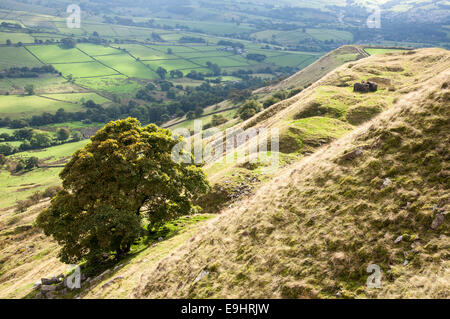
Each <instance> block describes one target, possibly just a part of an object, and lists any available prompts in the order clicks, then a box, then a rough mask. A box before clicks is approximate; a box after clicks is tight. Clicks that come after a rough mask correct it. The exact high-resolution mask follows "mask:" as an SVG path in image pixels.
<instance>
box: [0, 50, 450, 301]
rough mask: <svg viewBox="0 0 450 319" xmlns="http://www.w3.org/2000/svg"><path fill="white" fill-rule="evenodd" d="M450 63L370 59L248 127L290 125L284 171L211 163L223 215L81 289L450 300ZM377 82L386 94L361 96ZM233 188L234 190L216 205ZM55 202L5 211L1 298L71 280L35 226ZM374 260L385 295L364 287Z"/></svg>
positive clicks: (402, 55)
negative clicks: (358, 86)
mask: <svg viewBox="0 0 450 319" xmlns="http://www.w3.org/2000/svg"><path fill="white" fill-rule="evenodd" d="M449 68H450V53H449V52H448V51H446V50H442V49H421V50H415V51H410V52H397V53H388V54H386V55H374V56H371V57H368V58H364V59H362V60H359V61H356V62H351V63H347V64H345V65H342V66H341V67H339V68H338V69H336V70H335V71H332V72H331V73H329V74H327V75H326V76H324V77H323V78H321V79H320V80H319V81H317V82H315V83H314V84H312V85H311V86H309V87H308V88H307V89H305V90H303V91H302V92H301V93H299V94H297V95H296V96H293V97H291V98H289V99H287V100H283V101H281V102H279V103H277V104H274V105H273V106H271V107H269V108H267V109H265V110H264V111H263V112H261V113H259V114H257V115H256V116H254V117H253V118H250V119H249V120H247V121H245V122H243V123H240V124H238V125H237V126H236V127H235V128H236V129H237V128H248V127H255V128H260V127H266V128H278V129H279V130H280V154H279V155H280V159H281V167H282V169H281V171H277V172H271V173H265V172H263V170H262V168H263V166H264V165H263V164H262V163H259V164H258V165H257V166H256V167H250V166H246V165H242V163H237V164H231V165H229V164H228V165H223V164H221V163H220V162H219V161H218V162H216V163H212V164H210V165H207V166H206V167H205V171H206V172H207V174H208V178H209V179H210V181H211V182H212V184H214V185H215V187H214V191H213V193H212V195H210V196H211V197H209V199H208V198H206V200H211V199H213V202H212V203H211V202H206V203H205V201H204V202H203V204H206V206H205V211H206V212H207V213H215V214H219V215H218V216H216V217H213V218H212V219H210V218H211V217H212V216H211V215H206V216H207V218H204V219H210V220H208V221H204V220H203V219H199V220H198V222H199V223H197V222H195V223H193V224H190V223H186V222H185V221H182V222H181V225H184V226H183V227H182V228H181V229H180V231H179V232H178V231H177V232H175V233H174V234H173V236H171V237H167V238H164V240H163V241H161V242H159V241H157V242H155V243H152V244H151V245H149V246H148V247H140V248H139V249H138V250H136V251H135V252H134V253H133V254H132V255H131V256H130V257H129V258H127V259H126V260H124V261H122V262H121V263H122V265H123V267H120V268H119V269H115V270H114V271H112V273H111V274H110V275H108V276H107V277H106V278H104V279H103V280H100V281H99V282H97V283H95V284H92V285H90V286H88V287H83V289H82V290H81V291H77V292H76V294H78V296H79V297H83V298H115V297H121V298H130V297H139V298H163V297H170V298H177V297H193V298H204V297H212V298H217V297H226V298H231V297H249V298H253V297H275V298H280V297H282V298H300V297H306V298H313V297H325V298H333V297H339V296H342V297H448V295H447V294H448V290H449V289H448V288H449V272H448V266H449V264H448V235H449V234H448V230H449V229H448V221H447V220H446V217H445V216H446V211H448V194H447V193H448V170H449V167H448V163H447V162H448V147H447V145H448V142H449V141H448V136H447V135H448V131H449V123H448V119H449V115H450V114H449V109H448V104H449V103H448V102H449V94H450V93H449V85H450V82H449V81H450V73H449V71H448V70H449ZM368 79H370V80H372V81H376V82H377V83H378V84H379V90H378V92H375V93H368V94H360V93H355V92H353V90H352V84H353V83H354V82H356V81H360V80H368ZM208 141H210V139H205V140H204V143H207V142H208ZM244 146H245V145H241V149H243V148H244ZM355 150H357V151H355ZM244 164H245V163H244ZM227 187H231V188H236V187H237V190H238V192H237V194H236V192H235V190H236V189H232V190H231V192H230V194H225V195H224V196H223V198H222V197H220V196H221V195H223V194H222V193H220V192H221V191H225V192H227V191H228V190H229V189H227ZM224 189H225V190H224ZM217 191H218V193H217ZM215 192H216V193H215ZM219 195H220V196H219ZM46 205H47V202H45V201H43V202H41V203H40V204H39V205H38V206H34V207H32V208H30V209H28V210H27V211H25V212H23V213H16V212H15V211H13V210H9V211H7V212H4V213H2V215H1V216H0V239H1V243H2V244H1V246H0V296H4V297H24V296H27V295H28V296H29V297H30V296H31V297H32V296H33V295H34V294H33V293H31V291H32V289H31V287H32V285H33V283H34V282H35V281H36V280H38V279H40V278H41V277H48V276H53V275H57V274H59V273H60V272H62V271H64V268H65V267H64V265H63V264H62V263H60V262H59V261H57V259H56V252H57V249H56V247H57V246H56V244H55V243H54V242H53V241H51V240H50V239H48V238H46V237H45V236H44V235H43V234H42V233H41V232H40V231H39V230H37V229H35V228H34V227H33V222H34V219H35V217H36V214H37V213H38V212H39V211H40V210H41V209H42V208H43V207H45V206H46ZM193 221H197V219H194V220H193ZM174 224H180V222H174ZM432 224H433V227H434V226H436V225H437V224H440V225H438V226H437V227H436V228H435V229H433V228H431V225H432ZM399 236H403V237H402V238H401V240H400V241H398V240H397V239H398V238H399ZM405 261H407V262H405ZM371 263H375V264H378V265H379V266H380V267H381V269H382V272H383V278H382V285H383V287H382V289H380V290H373V289H372V290H371V289H367V288H366V287H365V282H366V279H367V276H368V275H369V274H368V273H367V272H366V268H367V266H368V265H369V264H371ZM203 271H204V272H203ZM200 274H202V275H200ZM199 275H200V276H199ZM30 293H31V294H30ZM73 296H74V294H69V295H66V296H65V297H73Z"/></svg>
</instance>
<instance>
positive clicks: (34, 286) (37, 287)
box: [33, 280, 42, 290]
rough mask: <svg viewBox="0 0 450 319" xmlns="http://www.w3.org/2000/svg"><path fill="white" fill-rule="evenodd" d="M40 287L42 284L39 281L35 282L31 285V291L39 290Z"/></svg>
mask: <svg viewBox="0 0 450 319" xmlns="http://www.w3.org/2000/svg"><path fill="white" fill-rule="evenodd" d="M41 286H42V282H41V281H40V280H38V281H36V282H35V283H34V285H33V290H37V289H39V288H41Z"/></svg>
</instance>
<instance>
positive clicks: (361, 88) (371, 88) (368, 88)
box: [353, 81, 378, 93]
mask: <svg viewBox="0 0 450 319" xmlns="http://www.w3.org/2000/svg"><path fill="white" fill-rule="evenodd" d="M377 90H378V84H376V83H375V82H370V81H367V82H365V81H362V82H361V83H359V82H357V83H355V84H354V85H353V92H360V93H368V92H376V91H377Z"/></svg>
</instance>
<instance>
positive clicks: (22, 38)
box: [0, 32, 34, 44]
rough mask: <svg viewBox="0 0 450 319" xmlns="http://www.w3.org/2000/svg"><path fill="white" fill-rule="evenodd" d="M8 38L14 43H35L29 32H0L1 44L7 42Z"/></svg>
mask: <svg viewBox="0 0 450 319" xmlns="http://www.w3.org/2000/svg"><path fill="white" fill-rule="evenodd" d="M6 40H11V42H12V43H13V44H15V43H18V42H22V43H33V42H34V38H33V37H32V36H31V35H29V34H27V33H19V32H0V44H5V43H6Z"/></svg>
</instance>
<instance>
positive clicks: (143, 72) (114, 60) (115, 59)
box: [96, 54, 158, 79]
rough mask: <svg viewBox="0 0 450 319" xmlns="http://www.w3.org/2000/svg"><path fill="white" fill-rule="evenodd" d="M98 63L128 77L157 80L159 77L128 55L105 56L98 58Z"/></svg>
mask: <svg viewBox="0 0 450 319" xmlns="http://www.w3.org/2000/svg"><path fill="white" fill-rule="evenodd" d="M96 59H97V60H98V61H100V62H102V63H103V64H105V65H107V66H109V67H110V68H112V69H114V70H117V71H118V72H119V73H120V74H123V75H126V76H128V77H135V78H144V79H156V78H158V75H157V74H156V73H155V72H153V71H152V70H150V69H149V68H147V67H146V66H145V65H144V64H143V63H141V62H139V61H136V60H135V59H133V58H132V57H131V56H129V55H128V54H117V55H105V56H99V57H97V58H96Z"/></svg>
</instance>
